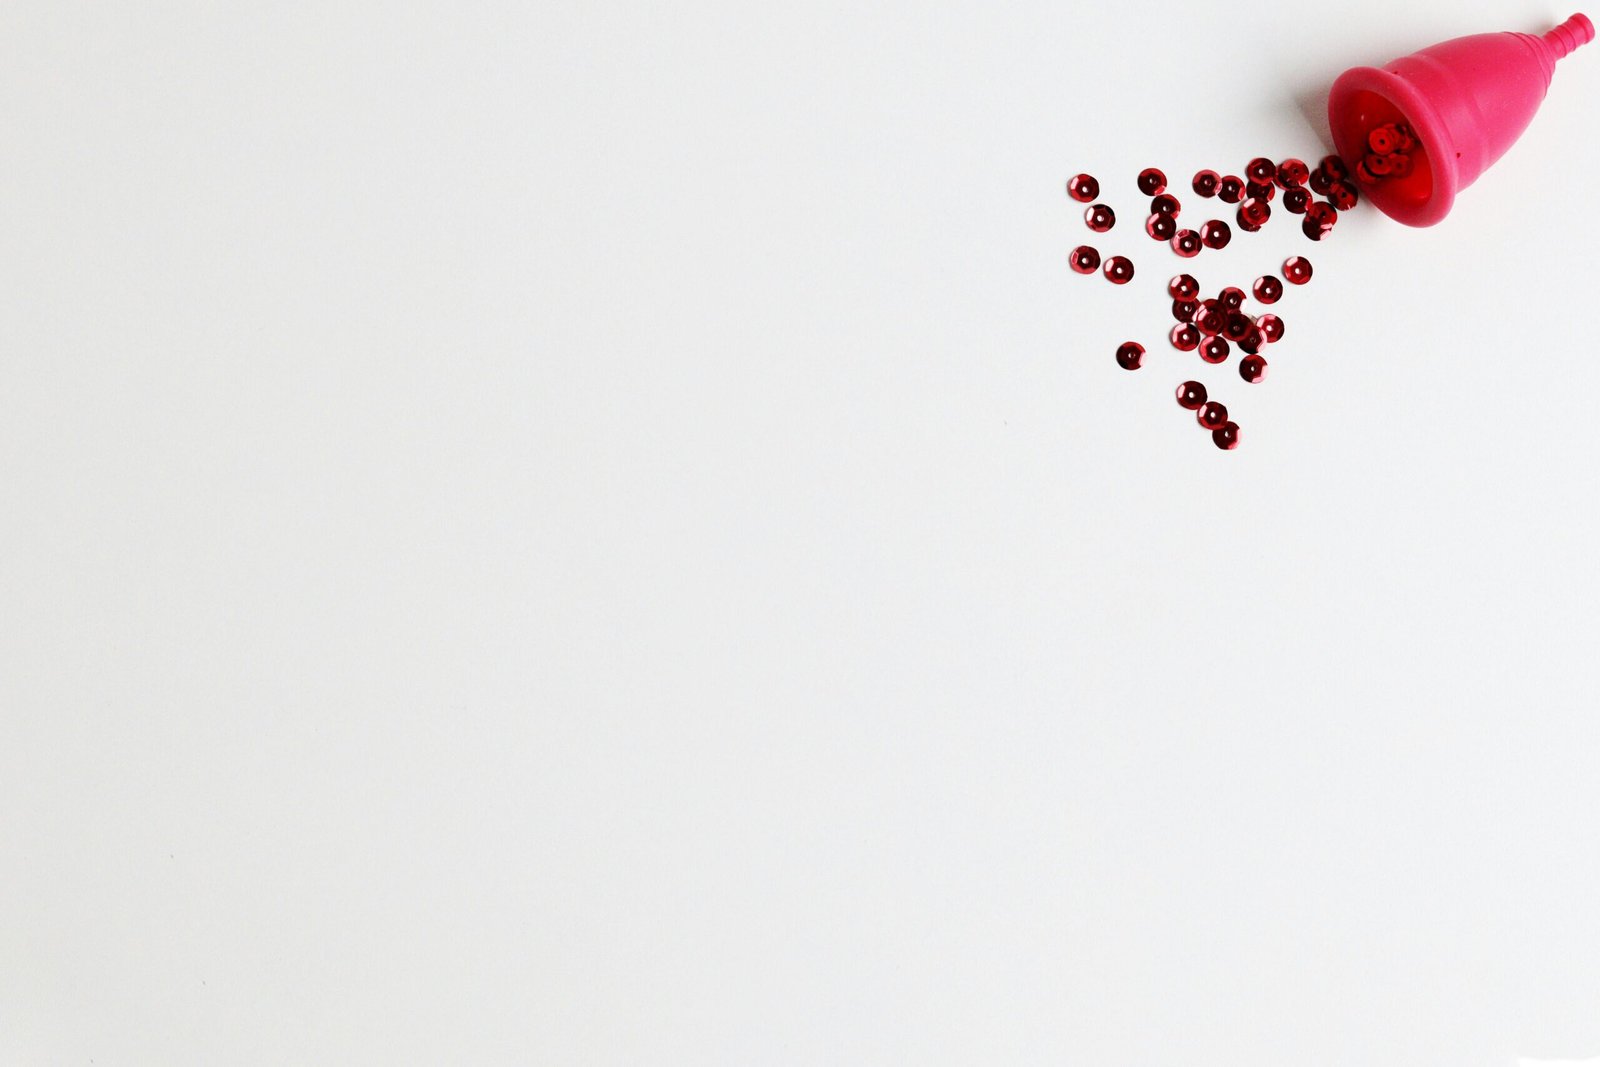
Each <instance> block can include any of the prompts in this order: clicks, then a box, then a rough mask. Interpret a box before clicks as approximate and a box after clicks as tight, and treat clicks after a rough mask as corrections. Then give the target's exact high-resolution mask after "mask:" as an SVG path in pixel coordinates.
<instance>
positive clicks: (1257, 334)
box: [1238, 323, 1267, 356]
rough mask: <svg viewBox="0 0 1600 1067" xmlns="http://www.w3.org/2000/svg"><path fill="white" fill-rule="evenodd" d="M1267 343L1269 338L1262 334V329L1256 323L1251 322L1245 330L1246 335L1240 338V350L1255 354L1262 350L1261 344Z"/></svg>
mask: <svg viewBox="0 0 1600 1067" xmlns="http://www.w3.org/2000/svg"><path fill="white" fill-rule="evenodd" d="M1266 343H1267V339H1266V338H1265V337H1263V336H1261V331H1260V330H1259V329H1257V328H1256V326H1255V324H1254V323H1251V324H1250V327H1249V328H1248V329H1246V330H1245V332H1244V336H1243V337H1241V338H1239V341H1238V345H1239V351H1241V352H1244V353H1245V354H1247V355H1251V356H1253V355H1255V354H1256V353H1257V352H1259V351H1261V346H1262V345H1264V344H1266Z"/></svg>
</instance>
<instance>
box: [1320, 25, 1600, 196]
mask: <svg viewBox="0 0 1600 1067" xmlns="http://www.w3.org/2000/svg"><path fill="white" fill-rule="evenodd" d="M1593 36H1594V28H1593V26H1592V25H1591V24H1590V23H1589V20H1588V19H1586V18H1584V17H1583V16H1582V15H1575V16H1573V18H1572V19H1570V20H1568V22H1566V23H1565V24H1563V25H1562V26H1560V27H1558V28H1557V29H1555V30H1552V31H1551V32H1550V33H1548V34H1546V35H1545V36H1543V37H1535V36H1533V35H1531V34H1525V33H1482V34H1477V35H1475V36H1472V37H1458V38H1456V39H1455V40H1453V41H1445V42H1444V43H1443V44H1436V45H1434V46H1433V47H1431V48H1424V49H1423V50H1422V51H1420V52H1415V53H1413V54H1412V55H1409V56H1406V57H1405V58H1403V59H1397V60H1395V61H1394V62H1392V63H1390V64H1388V65H1387V66H1385V67H1383V68H1381V69H1375V68H1372V67H1357V68H1355V69H1354V70H1348V71H1346V72H1345V73H1344V74H1342V75H1340V76H1339V79H1338V80H1337V81H1336V82H1334V85H1333V90H1332V92H1331V93H1330V95H1329V99H1328V119H1329V124H1330V126H1331V127H1332V130H1333V138H1334V144H1335V145H1336V146H1337V148H1338V150H1339V154H1340V155H1341V156H1342V157H1343V158H1344V159H1345V161H1346V162H1347V163H1348V164H1349V165H1350V166H1351V168H1352V169H1353V168H1354V167H1355V165H1356V164H1357V163H1359V162H1360V161H1361V160H1362V158H1363V157H1364V156H1365V155H1366V153H1367V150H1368V148H1367V141H1366V138H1367V134H1368V133H1369V132H1370V131H1371V130H1372V129H1373V127H1374V126H1376V125H1380V124H1381V123H1383V122H1394V121H1400V122H1406V123H1409V124H1410V125H1411V126H1412V128H1413V129H1415V130H1416V132H1417V136H1418V139H1419V140H1420V141H1421V144H1422V152H1421V158H1420V159H1419V165H1418V166H1417V167H1416V168H1415V169H1414V171H1413V173H1412V174H1411V175H1410V176H1409V177H1408V178H1406V179H1405V180H1403V181H1391V182H1383V183H1380V184H1377V185H1374V186H1373V187H1372V188H1371V189H1369V190H1367V192H1368V198H1369V199H1370V200H1371V201H1372V202H1373V203H1375V204H1377V205H1378V207H1379V208H1381V209H1382V210H1383V211H1384V212H1385V213H1386V214H1388V215H1390V216H1391V217H1393V218H1395V219H1396V220H1398V221H1400V222H1404V223H1406V224H1408V225H1411V226H1431V225H1433V224H1434V223H1436V222H1438V221H1439V220H1440V219H1442V218H1444V217H1445V215H1446V214H1448V213H1449V211H1450V207H1451V205H1452V204H1453V203H1454V202H1455V195H1456V193H1457V192H1458V191H1459V190H1461V189H1465V188H1466V187H1467V186H1469V185H1471V184H1472V183H1473V182H1474V181H1476V180H1477V178H1478V176H1479V175H1480V174H1482V173H1483V172H1484V171H1485V170H1487V169H1488V168H1489V166H1490V165H1491V164H1493V163H1494V162H1495V160H1497V159H1499V158H1500V157H1501V156H1503V155H1504V154H1505V153H1506V150H1507V149H1509V148H1510V147H1511V146H1512V145H1513V144H1514V143H1516V140H1517V138H1518V137H1520V136H1521V135H1522V131H1523V130H1525V129H1527V128H1528V123H1529V122H1531V121H1532V120H1533V116H1534V114H1535V113H1536V112H1537V111H1538V110H1539V105H1540V104H1541V103H1543V102H1544V96H1545V92H1546V90H1548V89H1549V87H1550V78H1551V75H1552V74H1553V73H1554V72H1555V65H1556V60H1557V59H1559V58H1561V57H1562V56H1564V55H1566V54H1567V52H1569V51H1571V50H1572V49H1573V48H1575V47H1577V46H1578V45H1580V44H1583V43H1585V42H1586V41H1588V40H1590V39H1592V38H1593Z"/></svg>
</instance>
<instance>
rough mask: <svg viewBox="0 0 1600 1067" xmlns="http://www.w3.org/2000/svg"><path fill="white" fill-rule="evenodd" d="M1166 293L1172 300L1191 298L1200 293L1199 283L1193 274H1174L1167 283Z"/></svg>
mask: <svg viewBox="0 0 1600 1067" xmlns="http://www.w3.org/2000/svg"><path fill="white" fill-rule="evenodd" d="M1167 295H1168V296H1170V297H1172V298H1173V299H1174V300H1193V299H1194V298H1195V297H1197V296H1199V295H1200V283H1199V282H1197V281H1195V278H1194V275H1193V274H1175V275H1173V277H1172V280H1171V281H1170V282H1168V283H1167Z"/></svg>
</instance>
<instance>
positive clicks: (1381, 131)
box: [1367, 122, 1400, 156]
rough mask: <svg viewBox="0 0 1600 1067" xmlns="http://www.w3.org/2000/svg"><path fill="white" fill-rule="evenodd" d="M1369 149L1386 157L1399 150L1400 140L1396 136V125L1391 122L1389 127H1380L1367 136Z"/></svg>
mask: <svg viewBox="0 0 1600 1067" xmlns="http://www.w3.org/2000/svg"><path fill="white" fill-rule="evenodd" d="M1367 147H1368V148H1370V149H1372V150H1373V151H1374V152H1376V153H1378V155H1380V156H1386V155H1388V154H1389V153H1390V152H1393V151H1394V150H1395V149H1397V148H1399V147H1400V138H1399V137H1398V136H1396V135H1395V128H1394V123H1392V122H1391V123H1390V124H1389V125H1387V126H1379V127H1378V128H1377V129H1375V130H1373V131H1372V132H1371V133H1369V134H1367Z"/></svg>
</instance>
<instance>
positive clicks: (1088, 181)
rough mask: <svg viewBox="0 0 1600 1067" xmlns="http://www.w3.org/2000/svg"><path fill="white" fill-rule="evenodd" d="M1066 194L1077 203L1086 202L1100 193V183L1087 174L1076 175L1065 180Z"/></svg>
mask: <svg viewBox="0 0 1600 1067" xmlns="http://www.w3.org/2000/svg"><path fill="white" fill-rule="evenodd" d="M1067 195H1068V196H1070V197H1072V199H1074V200H1076V201H1078V202H1079V203H1083V204H1087V203H1088V202H1089V201H1091V200H1093V199H1094V198H1095V197H1097V196H1099V195H1100V183H1099V182H1097V181H1095V180H1094V179H1093V178H1091V177H1090V176H1089V175H1087V174H1079V175H1076V176H1074V177H1073V178H1072V179H1071V180H1069V181H1068V182H1067Z"/></svg>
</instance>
